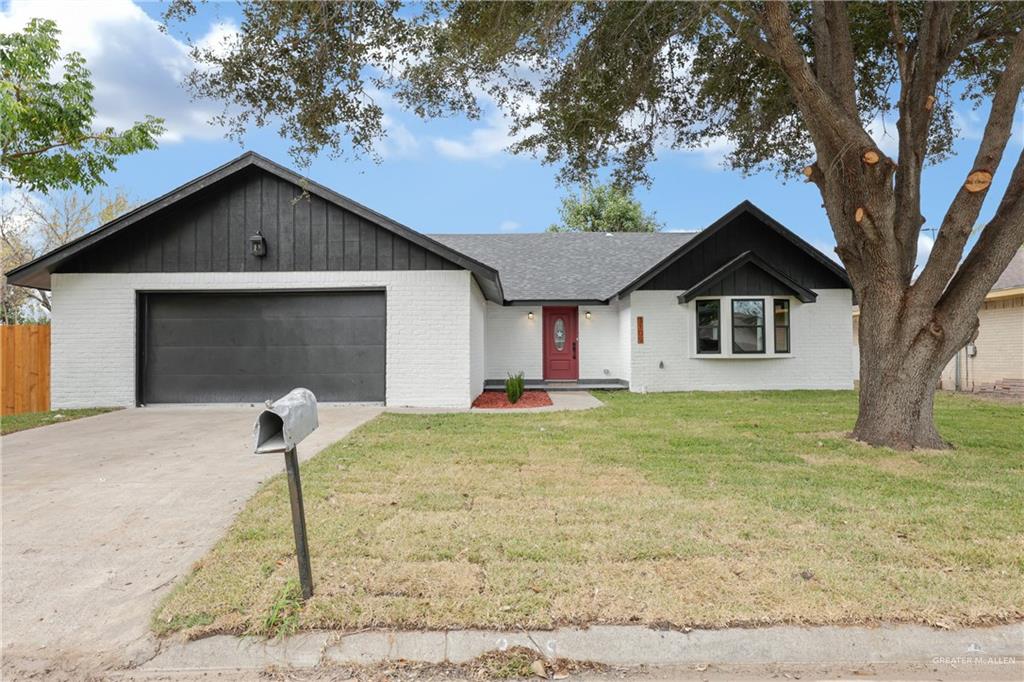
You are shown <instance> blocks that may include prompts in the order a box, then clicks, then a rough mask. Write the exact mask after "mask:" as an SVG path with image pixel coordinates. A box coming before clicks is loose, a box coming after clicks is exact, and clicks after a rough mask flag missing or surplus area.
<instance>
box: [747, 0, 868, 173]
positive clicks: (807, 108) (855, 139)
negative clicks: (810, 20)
mask: <svg viewBox="0 0 1024 682" xmlns="http://www.w3.org/2000/svg"><path fill="white" fill-rule="evenodd" d="M760 16H761V18H762V22H763V27H764V30H765V33H766V34H767V35H768V42H769V44H770V45H771V46H772V47H773V48H774V49H775V52H776V54H777V56H776V62H777V63H778V65H779V66H780V67H781V68H782V70H783V72H784V73H785V74H786V77H787V80H788V81H789V86H790V91H791V92H792V94H793V99H794V100H795V101H796V104H797V106H798V107H799V108H800V110H801V112H802V113H803V116H804V122H805V124H806V125H807V128H808V130H809V132H810V133H811V137H812V138H814V141H815V147H817V148H818V150H819V153H820V151H821V150H822V149H833V150H835V149H837V148H839V147H842V146H843V145H844V144H848V143H853V144H858V145H860V146H862V147H863V146H866V145H868V144H871V137H870V136H869V135H868V134H867V132H865V131H864V128H863V127H861V125H860V121H859V120H858V119H857V118H856V117H851V116H850V115H849V114H847V113H846V111H845V110H844V109H843V107H842V106H841V105H840V103H839V102H837V101H836V100H835V98H833V97H832V96H831V95H830V94H829V93H827V92H826V91H825V90H824V88H823V87H822V85H821V83H819V82H818V80H817V79H816V78H815V76H814V73H813V72H812V71H811V67H810V65H809V64H808V63H807V58H806V57H805V56H804V53H803V50H802V49H801V47H800V45H799V44H798V43H797V41H796V36H794V35H793V27H792V17H791V16H790V13H789V8H788V7H787V6H786V3H785V2H768V3H765V5H764V10H763V12H762V14H761V15H760Z"/></svg>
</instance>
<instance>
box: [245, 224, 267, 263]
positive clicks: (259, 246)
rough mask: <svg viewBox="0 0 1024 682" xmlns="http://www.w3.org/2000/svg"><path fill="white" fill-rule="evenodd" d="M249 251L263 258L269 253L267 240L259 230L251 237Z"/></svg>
mask: <svg viewBox="0 0 1024 682" xmlns="http://www.w3.org/2000/svg"><path fill="white" fill-rule="evenodd" d="M249 253H251V254H252V255H254V256H256V257H257V258H263V257H264V256H266V255H267V240H266V239H264V238H263V233H262V232H260V231H259V230H257V231H256V234H254V235H253V236H251V237H249Z"/></svg>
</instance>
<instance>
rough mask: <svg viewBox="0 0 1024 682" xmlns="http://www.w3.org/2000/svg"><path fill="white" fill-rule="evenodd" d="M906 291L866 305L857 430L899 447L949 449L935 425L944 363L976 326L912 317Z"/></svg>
mask: <svg viewBox="0 0 1024 682" xmlns="http://www.w3.org/2000/svg"><path fill="white" fill-rule="evenodd" d="M901 294H902V292H892V293H891V294H889V295H887V296H886V297H885V300H884V301H877V300H876V301H871V302H869V304H868V305H867V306H865V305H863V304H862V306H861V319H860V328H859V339H860V397H859V408H860V409H859V412H858V415H857V424H856V426H855V427H854V429H853V434H852V435H853V438H855V439H856V440H860V441H863V442H865V443H868V444H870V445H880V446H887V447H891V448H895V449H899V450H912V449H915V448H925V449H942V448H948V447H950V444H949V443H947V442H946V441H945V440H943V439H942V437H941V436H940V435H939V432H938V430H937V429H936V428H935V420H934V416H933V405H934V400H935V390H936V388H937V387H938V383H939V378H940V376H941V375H942V370H943V368H944V367H945V366H946V364H947V363H948V362H949V361H950V359H951V358H952V357H953V355H954V354H955V353H956V351H957V350H958V349H959V348H961V347H962V346H963V345H964V344H965V343H966V342H967V341H968V340H969V339H970V338H971V335H972V334H973V329H974V327H973V326H972V325H970V324H969V323H963V324H954V325H952V326H951V328H948V329H946V328H941V327H939V326H938V325H937V324H936V323H935V322H934V321H933V320H930V321H928V322H923V321H922V320H920V319H916V320H915V319H910V316H908V315H907V314H906V313H905V311H904V309H903V306H902V305H901V304H900V300H902V299H903V295H901ZM893 299H896V300H893ZM974 319H975V320H977V318H976V317H975V318H974Z"/></svg>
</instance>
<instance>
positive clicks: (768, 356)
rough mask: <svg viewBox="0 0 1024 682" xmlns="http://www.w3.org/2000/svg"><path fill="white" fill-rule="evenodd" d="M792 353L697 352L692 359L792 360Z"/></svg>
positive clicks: (691, 356)
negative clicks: (732, 353) (733, 353)
mask: <svg viewBox="0 0 1024 682" xmlns="http://www.w3.org/2000/svg"><path fill="white" fill-rule="evenodd" d="M793 357H794V356H793V354H792V353H740V354H737V355H731V354H727V353H696V354H692V355H690V359H691V360H792V359H793Z"/></svg>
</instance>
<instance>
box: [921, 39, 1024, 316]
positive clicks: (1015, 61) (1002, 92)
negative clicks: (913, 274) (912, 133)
mask: <svg viewBox="0 0 1024 682" xmlns="http://www.w3.org/2000/svg"><path fill="white" fill-rule="evenodd" d="M1022 89H1024V31H1021V32H1019V33H1018V34H1017V37H1016V39H1015V40H1014V43H1013V50H1012V52H1011V53H1010V56H1009V58H1008V60H1007V62H1006V68H1005V69H1004V70H1003V73H1002V75H1001V76H1000V77H999V83H998V84H997V85H996V91H995V94H994V95H993V97H992V109H991V111H990V112H989V116H988V122H987V123H986V124H985V132H984V134H983V135H982V138H981V143H980V144H979V145H978V152H977V154H976V155H975V157H974V166H973V169H974V170H985V171H987V172H989V173H991V174H993V175H994V174H995V171H996V169H997V168H998V167H999V163H1000V161H1001V160H1002V157H1003V152H1004V151H1005V149H1006V143H1007V142H1008V141H1009V139H1010V133H1011V130H1012V127H1013V116H1014V113H1015V110H1016V107H1017V99H1018V97H1020V93H1021V90H1022ZM1019 167H1020V164H1019V163H1018V170H1019ZM1018 170H1015V171H1014V177H1015V178H1016V176H1017V173H1018ZM1016 181H1017V182H1018V184H1019V182H1020V179H1019V178H1017V179H1016ZM1013 182H1014V181H1011V183H1010V187H1008V188H1007V190H1006V195H1005V196H1004V199H1003V201H1004V202H1006V201H1007V200H1011V202H1012V201H1015V198H1014V197H1015V195H1016V194H1017V193H1019V192H1020V188H1019V187H1016V186H1014V184H1013ZM987 194H988V188H984V189H982V190H981V191H970V190H968V189H967V187H966V186H961V187H960V191H958V192H957V194H956V196H955V197H954V198H953V201H952V203H951V204H950V206H949V209H948V210H947V211H946V215H945V217H944V218H943V220H942V226H941V227H940V228H939V233H938V236H937V237H936V240H935V246H934V247H933V248H932V253H931V256H930V257H929V258H928V263H927V264H926V265H925V267H924V270H923V271H922V272H921V276H920V277H918V279H917V281H916V282H915V283H914V285H913V286H912V287H911V297H912V299H913V302H914V304H915V305H917V306H927V307H931V306H933V305H935V303H936V301H938V299H939V297H940V296H941V295H942V292H943V290H944V289H945V288H946V285H947V283H948V282H949V278H950V277H951V276H952V275H953V272H954V270H955V269H956V266H957V263H958V262H959V260H960V255H961V254H962V253H963V249H964V245H965V244H966V243H967V240H968V238H970V236H971V231H972V230H973V228H974V225H975V223H976V222H977V220H978V214H979V213H980V211H981V206H982V204H983V202H984V201H985V196H986V195H987ZM1000 209H1001V210H1007V209H1005V208H1004V204H1001V205H1000ZM986 231H987V230H986ZM980 241H981V240H979V243H980ZM976 249H977V246H975V249H974V250H972V254H973V253H974V251H975V250H976ZM997 276H998V274H997ZM993 281H994V280H993Z"/></svg>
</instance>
